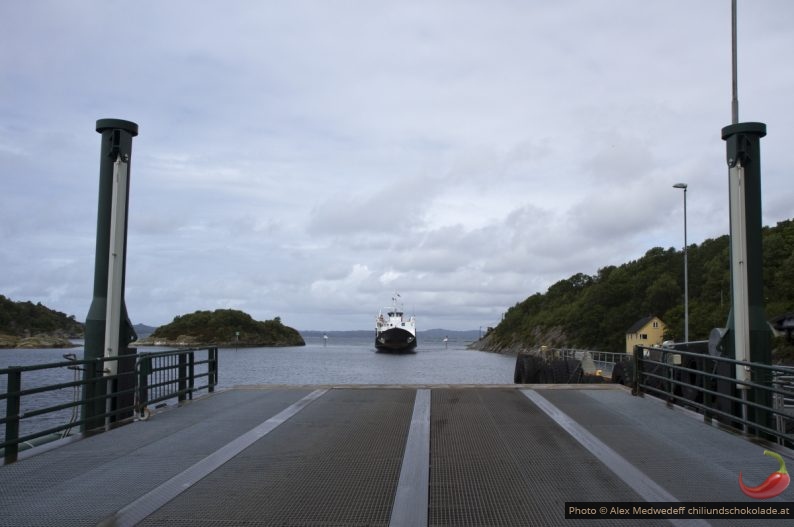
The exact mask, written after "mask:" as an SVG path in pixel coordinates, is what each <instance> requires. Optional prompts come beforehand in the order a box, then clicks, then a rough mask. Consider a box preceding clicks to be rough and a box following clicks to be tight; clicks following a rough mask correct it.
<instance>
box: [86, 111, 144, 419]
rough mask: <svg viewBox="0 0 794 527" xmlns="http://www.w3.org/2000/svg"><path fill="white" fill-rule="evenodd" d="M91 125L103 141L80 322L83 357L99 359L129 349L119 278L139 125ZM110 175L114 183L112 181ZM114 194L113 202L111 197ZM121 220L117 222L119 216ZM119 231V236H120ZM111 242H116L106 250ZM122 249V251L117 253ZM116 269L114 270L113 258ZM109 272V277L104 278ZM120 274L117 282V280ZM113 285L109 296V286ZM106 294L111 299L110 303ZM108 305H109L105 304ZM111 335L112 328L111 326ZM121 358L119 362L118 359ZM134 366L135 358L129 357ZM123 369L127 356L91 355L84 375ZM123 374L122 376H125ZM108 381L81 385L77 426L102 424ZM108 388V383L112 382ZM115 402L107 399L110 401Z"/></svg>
mask: <svg viewBox="0 0 794 527" xmlns="http://www.w3.org/2000/svg"><path fill="white" fill-rule="evenodd" d="M96 131H97V132H99V133H100V134H102V146H101V150H100V157H99V202H98V208H97V235H96V254H95V259H94V294H93V298H92V300H91V307H90V308H89V310H88V315H87V317H86V322H85V352H84V355H83V358H84V359H86V360H90V359H101V358H102V357H104V356H105V355H107V354H108V353H107V352H108V349H109V348H111V349H114V350H116V352H117V353H118V354H119V355H124V354H127V353H128V352H129V351H130V350H129V348H128V345H129V343H130V342H132V341H133V340H135V339H136V338H137V336H136V335H135V330H134V329H133V327H132V324H131V323H130V321H129V317H128V316H127V307H126V305H125V302H124V280H125V274H126V257H125V255H126V251H127V213H126V211H127V204H128V202H129V199H128V196H129V177H127V176H128V174H129V165H130V161H131V158H132V138H133V137H135V136H136V135H138V125H137V124H135V123H133V122H130V121H124V120H121V119H100V120H98V121H97V122H96ZM120 166H121V167H122V168H123V170H124V176H125V177H124V183H123V185H122V188H118V181H119V167H120ZM114 181H115V184H114ZM114 198H115V202H114ZM121 206H123V209H121V210H123V215H122V217H121V218H117V219H116V220H115V221H114V214H116V212H117V211H118V210H120V209H119V208H118V207H121ZM119 219H120V220H121V223H123V224H119V223H120V222H119V221H118V220H119ZM119 237H121V239H119ZM111 246H113V247H116V248H121V250H118V249H114V250H113V252H111ZM118 253H121V254H118ZM116 257H118V258H119V261H118V262H115V265H117V267H116V268H115V269H117V271H114V267H113V265H114V259H115V258H116ZM114 274H115V275H117V277H118V278H117V279H116V283H115V284H113V278H112V277H113V275H114ZM109 277H111V281H110V283H109ZM119 280H120V283H119ZM114 290H115V291H116V293H115V297H113V296H112V295H113V291H114ZM109 297H113V298H114V300H113V301H112V302H111V303H110V304H109V302H108V299H109ZM109 305H110V306H111V307H110V309H109V307H108V306H109ZM109 320H117V321H120V323H117V324H116V326H117V334H118V341H117V342H115V343H114V342H107V341H106V334H108V327H109V325H108V321H109ZM113 334H114V335H115V334H116V332H113ZM122 362H124V364H122ZM132 365H133V367H134V361H133V363H132ZM117 366H118V373H119V374H122V373H124V371H123V370H125V366H126V369H128V366H129V361H119V363H118V365H117V363H116V361H112V362H104V363H103V362H102V361H100V360H94V362H93V363H92V365H91V366H89V367H87V368H86V371H85V374H84V379H85V380H88V379H89V378H92V377H94V376H95V375H102V372H103V371H104V370H112V372H116V371H117ZM126 377H127V376H125V378H126ZM114 382H115V381H113V380H112V379H111V380H110V383H108V382H107V381H106V380H104V379H102V380H100V381H97V382H92V383H90V384H86V385H84V386H83V399H84V400H85V401H86V402H85V404H84V405H83V419H87V420H88V421H87V422H85V423H84V424H83V425H82V426H81V430H90V429H94V428H98V427H101V426H103V424H104V423H105V419H104V417H102V416H103V414H105V412H106V411H107V408H108V404H107V401H106V400H105V398H104V395H106V394H107V393H108V391H107V390H108V385H109V384H111V386H112V384H113V383H114ZM111 389H112V388H111ZM115 404H116V402H115V401H112V405H115Z"/></svg>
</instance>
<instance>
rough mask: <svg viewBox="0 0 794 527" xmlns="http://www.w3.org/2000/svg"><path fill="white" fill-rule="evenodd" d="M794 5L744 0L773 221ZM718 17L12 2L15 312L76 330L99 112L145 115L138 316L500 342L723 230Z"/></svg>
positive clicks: (664, 12) (781, 212)
mask: <svg viewBox="0 0 794 527" xmlns="http://www.w3.org/2000/svg"><path fill="white" fill-rule="evenodd" d="M792 28H794V2H791V1H790V0H753V1H749V0H739V52H740V53H739V99H740V120H741V121H761V122H765V123H766V124H767V127H768V134H769V135H768V136H767V137H765V138H764V139H763V140H762V152H763V155H764V158H763V183H762V185H763V221H764V224H767V225H774V224H775V223H776V222H777V221H781V220H784V219H789V218H792V217H794V185H792V181H794V180H793V179H792V177H791V175H792V170H791V168H790V166H791V165H792V160H794V157H793V156H792V147H791V144H792V140H794V135H793V134H794V132H792V131H793V130H794V103H792V95H794V68H793V67H792V57H794V30H792ZM730 59H731V55H730V0H699V1H697V2H692V1H690V0H664V1H662V0H656V1H642V2H638V1H636V0H561V1H555V2H548V1H539V0H538V1H529V0H492V1H491V0H489V1H484V0H478V1H475V0H436V1H426V0H418V1H414V0H400V1H399V2H398V1H385V0H383V1H376V2H369V1H361V0H359V1H354V0H317V1H305V0H295V1H290V2H276V1H202V2H196V1H195V0H191V1H178V0H171V1H168V2H164V1H154V0H142V1H138V2H121V1H112V0H111V1H107V0H106V1H90V0H82V1H81V0H72V1H69V2H63V1H39V0H32V1H16V2H12V1H6V2H2V3H0V178H1V179H0V181H2V190H1V191H0V243H2V247H3V249H2V251H0V294H4V295H5V296H7V297H10V298H11V299H13V300H17V301H19V300H31V301H34V302H42V303H44V304H45V305H47V306H49V307H52V308H54V309H57V310H59V311H63V312H66V313H68V314H72V315H75V316H76V318H77V319H78V320H83V319H84V318H85V315H86V313H87V312H88V308H89V305H90V302H91V296H92V284H93V272H94V269H93V265H94V247H95V239H96V238H95V237H96V209H97V189H98V177H99V147H100V136H99V134H97V133H96V132H95V131H94V126H95V123H96V120H97V119H100V118H120V119H127V120H130V121H134V122H136V123H138V125H139V126H140V135H139V136H138V137H136V138H135V139H134V143H133V158H132V171H131V195H130V210H129V233H128V263H127V307H128V311H129V313H130V316H131V318H132V319H133V321H134V322H136V323H146V324H150V325H160V324H164V323H167V322H169V321H170V320H171V319H172V318H173V317H174V316H175V315H179V314H183V313H187V312H192V311H195V310H198V309H217V308H237V309H242V310H244V311H246V312H248V313H250V314H251V315H253V316H254V317H255V318H257V319H270V318H273V317H275V316H280V317H281V318H282V320H283V321H284V322H285V323H286V324H288V325H290V326H293V327H296V328H298V329H318V330H341V329H370V328H372V326H373V322H374V316H375V314H376V313H377V311H378V310H379V308H381V307H382V306H385V305H388V304H389V303H390V299H391V296H392V293H393V291H395V290H397V291H399V292H400V294H401V295H402V299H403V300H404V301H405V307H406V309H407V310H408V311H412V312H415V313H416V315H417V318H418V323H419V327H420V329H430V328H439V327H440V328H446V329H476V328H478V327H479V326H487V325H494V324H495V323H496V322H498V320H499V318H500V316H501V314H502V313H503V312H504V311H505V310H506V309H507V308H508V307H510V306H512V305H513V304H515V303H516V302H519V301H521V300H523V299H524V298H526V297H527V296H529V295H531V294H533V293H535V292H539V291H540V292H543V291H545V290H546V288H547V287H548V286H549V285H551V284H553V283H554V282H556V281H558V280H560V279H563V278H567V277H569V276H571V275H572V274H574V273H577V272H583V273H587V274H594V273H596V272H597V270H598V269H599V268H601V267H604V266H606V265H613V264H617V265H619V264H621V263H623V262H626V261H629V260H632V259H636V258H638V257H640V256H642V255H643V254H644V253H645V252H646V251H647V250H648V249H649V248H651V247H655V246H661V247H665V248H666V247H681V246H682V245H683V195H682V192H681V191H680V190H677V189H674V188H672V185H673V184H674V183H677V182H686V183H688V185H689V191H688V194H687V200H688V219H689V230H688V237H689V241H690V243H700V242H702V241H703V240H704V239H706V238H711V237H716V236H720V235H723V234H727V232H728V228H729V226H728V225H729V220H728V179H727V174H728V172H727V165H726V163H725V144H724V142H723V141H722V140H721V138H720V130H721V128H722V127H723V126H725V125H728V124H730V119H731V115H730V98H731V84H730V80H731V70H730Z"/></svg>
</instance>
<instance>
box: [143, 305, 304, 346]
mask: <svg viewBox="0 0 794 527" xmlns="http://www.w3.org/2000/svg"><path fill="white" fill-rule="evenodd" d="M147 345H148V346H218V347H225V348H232V347H257V348H259V347H286V346H305V345H306V343H305V342H304V340H303V337H301V335H300V333H298V331H297V330H296V329H293V328H291V327H288V326H285V325H284V324H283V323H282V322H281V318H279V317H275V318H274V319H273V320H265V321H258V320H254V319H253V318H252V317H251V315H249V314H247V313H244V312H242V311H239V310H236V309H216V310H215V311H196V312H194V313H190V314H187V315H180V316H177V317H175V318H174V320H173V321H172V322H171V323H169V324H166V325H164V326H160V327H159V328H157V329H156V330H154V332H153V333H152V334H151V335H149V336H148V337H145V338H142V339H139V340H138V341H136V342H135V343H134V344H133V346H147Z"/></svg>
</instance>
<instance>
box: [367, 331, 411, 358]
mask: <svg viewBox="0 0 794 527" xmlns="http://www.w3.org/2000/svg"><path fill="white" fill-rule="evenodd" d="M375 347H376V348H377V349H378V351H390V352H407V351H412V350H414V349H415V348H416V336H415V335H414V334H413V333H411V332H410V331H406V330H404V329H401V328H391V329H387V330H385V331H381V332H380V333H378V334H377V335H376V336H375Z"/></svg>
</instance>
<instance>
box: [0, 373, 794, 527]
mask: <svg viewBox="0 0 794 527" xmlns="http://www.w3.org/2000/svg"><path fill="white" fill-rule="evenodd" d="M762 451H763V447H761V446H758V445H755V444H753V443H751V442H750V441H747V440H746V439H744V438H742V437H739V436H736V435H732V434H730V433H727V432H725V431H722V430H718V429H716V428H713V427H710V426H708V425H706V424H704V423H703V422H702V420H699V419H697V418H691V417H690V416H689V415H686V413H685V412H683V411H680V410H671V409H669V408H667V407H665V405H664V404H662V403H660V402H658V401H656V400H654V399H652V398H637V397H632V396H631V395H630V394H629V393H628V392H627V391H626V390H625V389H623V388H621V387H616V386H608V385H601V386H595V387H583V386H581V385H580V386H576V387H569V388H568V389H560V388H559V387H544V386H535V387H533V388H532V389H529V387H527V386H519V387H515V386H500V387H483V386H479V387H472V386H466V387H463V386H422V387H417V386H403V387H398V386H390V387H383V386H344V387H326V388H323V389H318V387H256V388H255V387H249V388H245V389H232V390H227V391H224V392H220V393H216V394H213V395H210V396H207V397H204V398H201V399H198V400H195V401H193V402H191V403H188V404H186V405H184V406H183V407H180V408H175V409H171V410H168V411H165V412H161V413H159V414H156V415H154V416H153V417H152V418H150V419H149V420H148V421H145V422H144V421H142V422H136V423H132V424H130V425H127V426H123V427H120V428H117V429H114V430H111V431H109V432H106V433H103V434H99V435H96V436H92V437H88V438H85V439H82V440H79V441H74V442H71V443H69V444H66V445H64V446H61V447H59V448H54V449H51V450H48V451H46V452H42V453H41V454H38V455H35V456H32V457H29V458H27V459H22V460H20V461H19V462H17V463H14V464H11V465H7V466H2V467H0V511H2V514H0V526H13V527H22V526H33V525H35V526H46V525H57V526H70V525H85V526H96V525H116V526H122V525H145V526H159V525H175V526H182V525H184V526H188V525H190V526H199V527H200V526H210V525H211V526H237V525H240V526H243V525H244V526H265V525H283V526H301V525H307V526H308V525H312V526H357V525H383V526H388V525H431V526H475V525H477V526H502V525H504V526H511V525H542V526H546V525H548V526H556V525H559V526H562V525H564V526H575V525H587V526H601V525H604V526H606V525H637V524H638V523H639V522H638V520H614V519H613V520H593V519H565V508H564V504H565V503H566V502H596V501H597V502H645V501H667V500H669V501H712V502H716V501H722V502H725V501H730V502H744V503H747V502H748V498H747V497H745V496H744V495H743V494H742V493H741V492H740V490H739V488H738V484H737V482H736V478H737V474H738V471H739V470H741V471H742V472H743V474H744V478H745V480H746V481H751V482H760V481H762V480H763V479H764V478H765V477H766V475H767V474H768V473H769V472H770V470H769V464H768V463H765V462H764V461H765V458H764V457H763V456H762V455H761V453H762ZM790 459H791V458H790V457H789V460H790ZM767 461H768V460H767ZM789 466H790V467H794V461H790V463H789ZM772 501H776V502H779V501H781V500H780V499H779V498H778V499H776V500H772ZM763 503H765V504H766V503H770V502H763ZM641 524H642V525H691V526H706V525H714V526H719V525H759V526H760V525H770V524H771V525H775V524H780V522H773V523H770V520H754V521H747V520H714V519H711V520H661V519H657V520H652V521H642V522H641Z"/></svg>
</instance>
